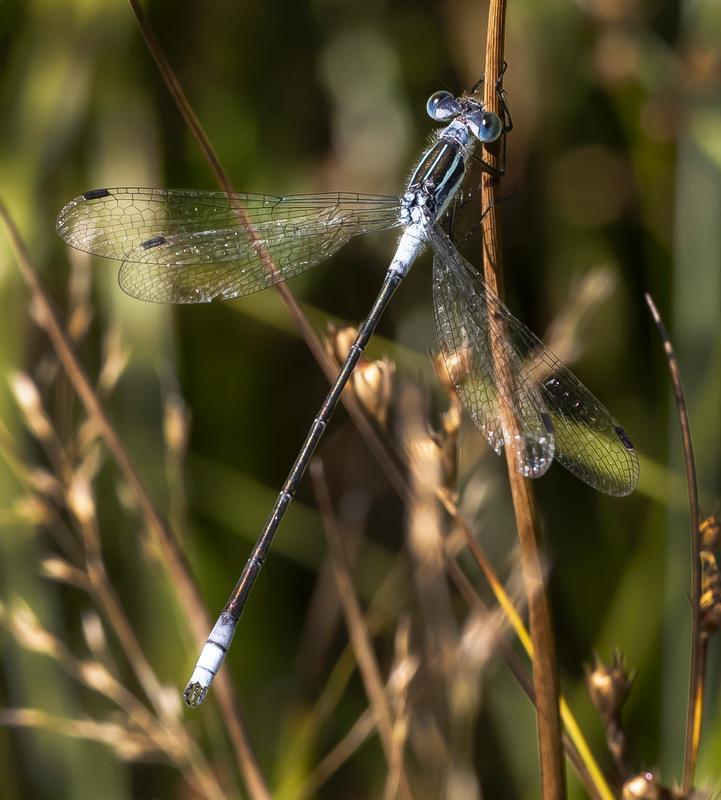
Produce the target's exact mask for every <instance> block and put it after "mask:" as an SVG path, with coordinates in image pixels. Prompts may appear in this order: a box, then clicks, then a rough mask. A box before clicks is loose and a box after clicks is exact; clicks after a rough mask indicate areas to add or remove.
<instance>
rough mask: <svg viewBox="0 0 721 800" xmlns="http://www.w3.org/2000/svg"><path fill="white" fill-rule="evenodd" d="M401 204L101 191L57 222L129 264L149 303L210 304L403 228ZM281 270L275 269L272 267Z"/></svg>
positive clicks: (393, 200) (74, 203)
mask: <svg viewBox="0 0 721 800" xmlns="http://www.w3.org/2000/svg"><path fill="white" fill-rule="evenodd" d="M399 210H400V201H399V199H398V198H397V197H386V196H383V195H368V194H359V193H354V192H335V193H326V194H307V195H293V196H287V197H278V196H274V195H266V194H226V193H225V192H204V191H197V190H186V189H143V188H128V187H126V188H113V189H95V190H93V191H90V192H86V193H85V194H83V195H81V196H80V197H77V198H75V199H74V200H71V201H70V202H69V203H68V204H67V205H66V206H65V208H63V209H62V211H61V212H60V214H59V216H58V220H57V230H58V233H59V234H60V236H61V237H62V238H63V239H64V240H65V241H66V242H67V243H68V244H69V245H71V246H72V247H75V248H77V249H79V250H84V251H86V252H89V253H92V254H94V255H98V256H103V257H104V258H111V259H116V260H120V261H122V262H123V264H122V267H121V270H120V277H119V280H120V285H121V287H122V288H123V290H124V291H125V292H127V293H128V294H130V295H132V296H133V297H137V298H139V299H141V300H149V301H152V302H160V303H205V302H209V301H211V300H214V299H216V298H220V299H226V300H229V299H232V298H235V297H242V296H244V295H248V294H252V293H253V292H257V291H259V290H261V289H265V288H266V287H268V286H271V285H273V284H275V283H278V282H280V281H284V280H287V279H288V278H291V277H293V276H295V275H298V274H300V273H301V272H304V271H305V270H306V269H308V268H309V267H312V266H314V265H315V264H318V263H319V262H321V261H323V260H325V259H326V258H328V257H329V256H330V255H332V254H333V253H335V252H336V251H337V250H338V249H339V248H340V247H342V246H343V245H344V244H345V243H346V242H347V241H348V240H349V239H350V238H351V237H353V236H356V235H358V234H362V233H366V232H369V231H374V230H384V229H386V228H391V227H394V226H396V225H399V224H400V223H399V219H398V217H399ZM271 265H272V266H271Z"/></svg>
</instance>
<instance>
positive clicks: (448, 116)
mask: <svg viewBox="0 0 721 800" xmlns="http://www.w3.org/2000/svg"><path fill="white" fill-rule="evenodd" d="M426 111H427V112H428V116H429V117H430V118H431V119H434V120H435V121H436V122H450V121H451V120H453V119H455V118H456V117H458V118H459V119H460V121H461V122H463V123H465V124H466V125H467V126H468V128H469V129H470V131H471V133H472V134H473V135H474V136H475V137H476V138H477V139H479V140H480V141H481V142H486V143H488V142H495V141H496V139H498V137H499V136H500V135H501V134H502V133H503V123H502V122H501V118H500V117H499V116H498V114H494V113H493V112H492V111H485V110H484V108H483V103H481V102H480V101H479V100H476V99H475V98H473V97H471V96H465V95H464V96H463V97H462V98H460V99H458V98H457V97H454V96H453V95H452V94H451V93H450V92H446V91H445V90H442V91H440V92H435V93H434V94H432V95H431V96H430V97H429V98H428V102H427V103H426Z"/></svg>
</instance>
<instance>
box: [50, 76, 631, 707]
mask: <svg viewBox="0 0 721 800" xmlns="http://www.w3.org/2000/svg"><path fill="white" fill-rule="evenodd" d="M477 88H478V87H476V89H477ZM427 111H428V114H429V115H430V117H431V118H432V119H434V120H435V121H437V122H442V123H444V124H445V127H444V128H443V129H442V130H440V131H439V132H438V134H437V136H436V137H435V140H434V141H433V143H432V144H431V145H430V146H429V147H428V148H427V149H426V150H425V151H424V152H423V154H422V155H421V157H420V159H419V161H418V165H417V166H416V168H415V170H414V171H413V174H412V176H411V178H410V181H409V182H408V186H407V188H406V191H405V192H404V194H403V195H401V196H400V197H385V196H379V195H367V194H352V193H350V194H349V193H339V194H313V195H295V196H286V197H274V196H271V195H263V194H226V193H223V192H203V191H192V190H179V189H141V188H122V189H95V190H93V191H90V192H86V193H85V194H83V195H81V196H80V197H78V198H76V199H75V200H72V201H71V202H70V203H68V204H67V205H66V206H65V208H63V210H62V211H61V212H60V215H59V216H58V221H57V229H58V232H59V234H60V236H62V238H63V239H64V240H65V241H66V242H67V243H68V244H70V245H72V246H73V247H76V248H78V249H79V250H85V251H87V252H90V253H93V254H95V255H99V256H104V257H106V258H112V259H117V260H119V261H122V266H121V268H120V278H119V280H120V285H121V287H122V288H123V289H124V290H125V291H126V292H127V293H128V294H130V295H132V296H133V297H137V298H140V299H142V300H150V301H154V302H161V303H206V302H209V301H211V300H214V299H216V298H221V299H227V300H230V299H233V298H236V297H242V296H245V295H248V294H251V293H252V292H256V291H258V290H260V289H264V288H266V287H268V286H272V285H273V284H276V283H278V282H280V281H284V280H287V279H288V278H291V277H293V276H294V275H298V274H299V273H301V272H303V271H304V270H306V269H308V268H309V267H311V266H313V265H314V264H318V263H319V262H321V261H324V260H325V259H326V258H328V257H329V256H330V255H332V254H333V253H334V252H336V250H338V249H339V248H340V247H341V246H342V245H343V244H345V243H346V242H347V241H348V240H349V239H350V238H351V237H353V236H356V235H357V234H360V233H367V232H369V231H377V230H383V229H387V228H393V227H401V228H403V233H402V234H401V237H400V240H399V243H398V247H397V250H396V253H395V255H394V256H393V260H392V261H391V264H390V266H389V268H388V271H387V273H386V276H385V279H384V281H383V285H382V287H381V290H380V292H379V294H378V296H377V298H376V300H375V302H374V304H373V306H372V308H371V311H370V313H369V315H368V317H367V319H366V320H365V322H364V323H363V324H362V325H361V327H360V329H359V331H358V335H357V338H356V340H355V342H354V343H353V345H352V347H351V349H350V352H349V354H348V356H347V358H346V361H345V363H344V364H343V366H342V368H341V370H340V373H339V375H338V377H337V379H336V381H335V383H334V384H333V386H332V388H331V389H330V392H329V393H328V395H327V397H326V399H325V401H324V402H323V405H322V406H321V408H320V410H319V412H318V414H317V416H316V418H315V419H314V421H313V424H312V426H311V428H310V431H309V433H308V435H307V437H306V440H305V442H304V443H303V446H302V447H301V449H300V452H299V454H298V456H297V458H296V460H295V463H294V464H293V466H292V468H291V470H290V473H289V475H288V478H287V480H286V482H285V484H284V485H283V488H282V489H281V491H280V493H279V495H278V497H277V499H276V502H275V505H274V506H273V509H272V510H271V512H270V516H269V517H268V520H267V522H266V524H265V527H264V529H263V531H262V533H261V535H260V537H259V539H258V541H257V543H256V545H255V547H254V548H253V551H252V553H251V555H250V558H249V559H248V561H247V563H246V565H245V568H244V570H243V572H242V575H241V577H240V579H239V580H238V583H237V585H236V587H235V589H234V590H233V593H232V594H231V596H230V599H229V600H228V603H227V604H226V606H225V608H224V609H223V611H222V613H221V614H220V616H219V618H218V621H217V622H216V624H215V626H214V627H213V630H212V631H211V633H210V636H209V637H208V640H207V642H206V644H205V646H204V648H203V650H202V652H201V654H200V658H199V659H198V662H197V664H196V667H195V670H194V671H193V674H192V676H191V679H190V682H189V683H188V685H187V687H186V689H185V699H186V701H187V702H188V704H189V705H198V704H200V703H201V702H202V701H203V699H204V697H205V695H206V693H207V690H208V687H209V686H210V683H211V681H212V680H213V678H214V676H215V675H216V673H217V671H218V669H219V668H220V666H221V664H222V663H223V660H224V658H225V654H226V652H227V650H228V647H229V646H230V642H231V639H232V637H233V634H234V632H235V628H236V626H237V623H238V619H239V617H240V615H241V612H242V610H243V607H244V605H245V603H246V600H247V598H248V595H249V593H250V590H251V588H252V586H253V583H254V581H255V579H256V577H257V575H258V573H259V572H260V569H261V567H262V565H263V562H264V560H265V558H266V556H267V554H268V551H269V549H270V545H271V542H272V540H273V537H274V535H275V533H276V530H277V529H278V526H279V524H280V521H281V519H282V517H283V515H284V513H285V511H286V509H287V508H288V506H289V504H290V502H291V500H292V498H293V495H294V494H295V492H296V489H297V488H298V484H299V483H300V480H301V478H302V476H303V473H304V471H305V469H306V467H307V465H308V463H309V461H310V459H311V456H312V455H313V452H314V451H315V448H316V446H317V445H318V442H319V441H320V438H321V437H322V435H323V432H324V431H325V428H326V426H327V424H328V421H329V420H330V417H331V415H332V413H333V410H334V409H335V407H336V405H337V403H338V400H339V398H340V396H341V393H342V391H343V387H344V386H345V384H346V382H347V381H348V379H349V377H350V375H351V373H352V371H353V369H354V367H355V366H356V364H357V363H358V360H359V358H360V357H361V354H362V353H363V349H364V348H365V346H366V344H367V342H368V340H369V339H370V336H371V334H372V333H373V330H374V329H375V327H376V325H377V323H378V320H379V319H380V317H381V314H382V313H383V311H384V309H385V308H386V306H387V304H388V302H389V301H390V299H391V297H392V295H393V293H394V292H395V290H396V289H397V287H398V285H399V284H400V282H401V280H402V279H403V277H404V276H405V275H406V273H407V272H408V270H409V269H410V267H411V264H412V263H413V261H414V260H415V259H416V257H417V256H418V254H419V253H420V251H421V250H422V249H423V247H424V246H425V245H430V247H431V250H432V251H433V256H434V259H433V304H434V309H435V321H436V330H437V333H438V340H439V343H440V347H441V351H442V353H443V356H444V358H445V361H446V364H447V366H448V371H449V374H450V376H451V379H452V381H453V384H454V386H455V388H456V391H457V392H458V394H459V396H460V398H461V400H462V401H463V405H464V406H465V408H466V410H467V412H468V413H469V414H470V416H471V417H472V419H473V421H474V422H475V424H476V426H477V427H478V428H479V430H480V431H481V433H483V435H484V436H485V437H486V439H487V440H488V442H489V444H490V445H491V447H492V448H493V449H494V450H495V451H496V452H497V453H500V451H501V449H502V448H503V446H504V445H506V446H508V447H510V448H512V451H513V454H514V458H515V465H516V468H517V469H518V471H519V472H520V473H522V474H523V475H525V476H528V477H534V478H535V477H538V476H539V475H542V474H543V473H544V472H546V470H547V469H548V468H549V466H550V464H551V462H552V460H553V459H554V458H556V460H557V461H559V462H560V463H561V464H562V465H563V466H564V467H566V468H567V469H569V470H570V471H571V472H572V473H574V474H575V475H576V476H577V477H579V478H580V479H581V480H583V481H585V482H586V483H588V484H589V485H591V486H593V487H595V488H596V489H599V490H600V491H602V492H605V493H607V494H611V495H618V496H620V495H625V494H628V493H629V492H631V491H632V489H633V487H634V486H635V484H636V481H637V479H638V459H637V456H636V453H635V451H634V449H633V445H632V444H631V442H630V440H629V438H628V437H627V436H626V434H625V432H624V430H623V428H621V426H620V425H619V424H618V423H617V422H616V420H615V419H614V418H613V417H612V416H611V415H610V414H609V412H608V411H607V410H606V409H605V408H604V407H603V405H601V403H600V402H599V401H598V400H596V398H595V397H594V396H593V395H592V394H591V392H589V391H588V389H586V388H585V386H583V385H582V384H581V383H580V381H578V380H577V378H575V377H574V375H572V374H571V372H569V370H568V369H567V368H566V367H565V366H564V365H563V364H562V363H561V362H560V361H559V360H558V359H557V358H556V357H555V356H554V355H553V354H552V353H551V352H550V351H549V350H548V349H547V348H546V347H545V346H544V345H543V343H542V342H541V341H540V340H539V339H538V338H537V337H536V336H534V334H532V333H531V332H530V331H529V330H528V329H527V328H526V327H525V326H524V325H523V324H522V323H521V322H519V321H518V320H517V319H516V318H515V317H514V316H513V315H512V314H511V312H510V311H509V310H508V309H507V308H506V306H505V305H504V304H503V303H502V302H501V301H500V299H499V298H498V297H497V296H496V295H495V294H494V293H493V292H491V291H490V290H489V289H488V288H487V287H486V285H485V284H484V282H483V279H482V278H481V276H480V275H479V274H478V272H477V271H476V270H475V269H474V267H473V266H472V265H471V264H470V263H469V262H468V261H466V260H465V259H464V258H463V257H462V256H461V255H460V253H459V252H458V250H457V249H456V248H455V246H454V245H453V243H452V242H451V240H450V238H449V237H448V235H447V234H446V233H445V231H444V230H443V229H442V228H441V227H440V225H439V220H440V219H441V218H442V217H443V215H444V213H445V212H446V210H447V209H448V207H449V204H450V203H451V202H452V201H453V200H454V198H456V197H457V193H458V189H459V187H460V185H461V182H462V180H463V177H464V175H465V173H466V168H467V165H468V163H469V161H470V159H471V158H472V157H475V156H474V154H473V150H474V146H475V145H476V144H477V143H478V142H481V143H490V142H494V141H496V140H497V139H498V138H499V137H501V136H502V135H503V134H504V121H503V120H502V119H501V117H499V116H498V115H497V114H495V113H492V112H490V111H487V110H486V109H485V108H484V106H483V103H482V102H481V101H480V99H479V98H478V97H477V96H476V94H475V90H474V91H473V92H471V93H470V94H466V95H462V96H461V97H458V98H455V97H453V95H451V94H450V93H449V92H445V91H442V92H437V93H435V94H434V95H432V96H431V97H430V99H429V100H428V104H427ZM499 353H500V354H502V361H503V372H504V374H506V375H508V374H510V375H511V377H512V379H511V380H505V379H503V380H502V379H501V377H500V374H499V370H500V366H499V355H498V354H499ZM509 414H511V415H512V416H513V418H515V425H514V426H512V428H511V427H509V426H508V425H506V424H505V423H504V419H505V418H507V417H508V415H509ZM513 429H515V430H513ZM511 430H512V431H513V432H509V431H511Z"/></svg>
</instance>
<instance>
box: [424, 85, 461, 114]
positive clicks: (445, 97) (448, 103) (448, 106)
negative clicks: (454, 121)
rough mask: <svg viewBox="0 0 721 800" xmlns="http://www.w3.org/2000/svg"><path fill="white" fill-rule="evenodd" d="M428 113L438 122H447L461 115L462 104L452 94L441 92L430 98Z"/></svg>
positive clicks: (427, 106) (427, 105) (427, 104)
mask: <svg viewBox="0 0 721 800" xmlns="http://www.w3.org/2000/svg"><path fill="white" fill-rule="evenodd" d="M426 111H427V112H428V116H429V117H430V118H431V119H434V120H436V122H445V121H446V120H448V119H451V117H455V116H456V115H457V114H460V113H461V104H460V103H459V102H458V100H456V98H455V97H454V96H453V95H452V94H451V93H450V92H446V91H440V92H436V93H435V94H432V95H431V96H430V97H429V98H428V102H427V103H426Z"/></svg>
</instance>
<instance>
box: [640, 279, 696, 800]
mask: <svg viewBox="0 0 721 800" xmlns="http://www.w3.org/2000/svg"><path fill="white" fill-rule="evenodd" d="M646 303H647V305H648V307H649V309H650V311H651V316H652V317H653V321H654V323H655V324H656V327H657V328H658V332H659V334H660V336H661V341H662V342H663V351H664V353H665V355H666V360H667V362H668V371H669V373H670V374H671V383H672V384H673V394H674V399H675V401H676V410H677V412H678V426H679V428H680V429H681V440H682V442H683V455H684V467H685V469H686V485H687V487H688V511H689V522H690V524H691V614H692V617H691V667H690V670H689V686H688V708H687V711H686V744H685V747H684V758H683V782H682V790H683V792H684V794H687V793H688V792H690V791H691V787H692V785H693V777H694V773H695V771H696V761H697V759H698V751H699V746H700V743H701V724H702V722H703V692H704V678H705V674H706V654H707V652H708V639H707V638H706V637H704V636H702V634H701V522H702V520H701V511H700V509H699V500H698V481H697V479H696V461H695V459H694V455H693V442H692V441H691V426H690V424H689V420H688V410H687V408H686V398H685V396H684V391H683V383H682V381H681V371H680V369H679V366H678V360H677V359H676V353H675V352H674V349H673V344H672V343H671V338H670V336H669V335H668V331H667V330H666V326H665V325H664V324H663V320H662V319H661V315H660V314H659V313H658V309H657V308H656V304H655V303H654V302H653V298H652V297H651V295H650V294H648V293H647V294H646Z"/></svg>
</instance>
